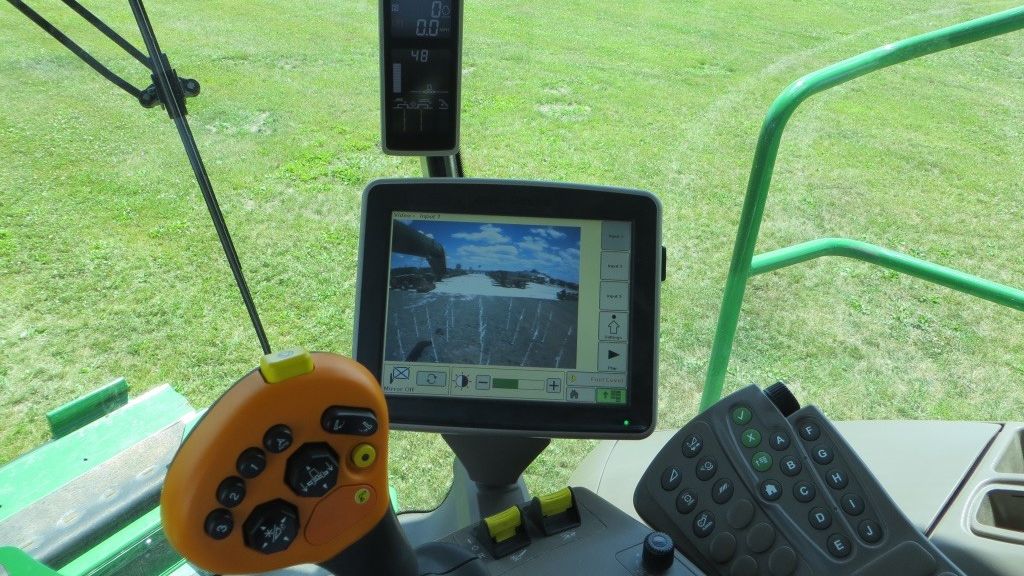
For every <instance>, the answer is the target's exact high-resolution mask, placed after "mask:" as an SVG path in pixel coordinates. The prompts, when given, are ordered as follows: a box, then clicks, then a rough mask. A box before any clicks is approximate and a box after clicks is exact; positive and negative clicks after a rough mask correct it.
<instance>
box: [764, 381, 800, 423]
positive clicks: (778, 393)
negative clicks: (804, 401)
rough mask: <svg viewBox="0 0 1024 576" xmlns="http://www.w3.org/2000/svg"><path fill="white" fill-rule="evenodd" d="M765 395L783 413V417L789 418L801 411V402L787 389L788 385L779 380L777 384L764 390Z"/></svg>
mask: <svg viewBox="0 0 1024 576" xmlns="http://www.w3.org/2000/svg"><path fill="white" fill-rule="evenodd" d="M764 395H765V396H767V397H768V399H769V400H771V401H772V404H775V407H776V408H778V409H779V412H782V415H783V416H784V417H786V418H789V415H790V414H792V413H794V412H796V411H797V410H799V409H800V402H799V401H798V400H797V399H796V396H793V393H792V392H790V391H789V388H788V387H786V383H785V382H783V381H782V380H779V381H778V382H776V383H775V384H772V385H771V386H769V387H767V388H765V389H764Z"/></svg>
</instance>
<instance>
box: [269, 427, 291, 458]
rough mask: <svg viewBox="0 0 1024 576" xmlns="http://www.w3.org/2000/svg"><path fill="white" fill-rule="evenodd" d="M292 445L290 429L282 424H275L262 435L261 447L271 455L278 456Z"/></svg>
mask: <svg viewBox="0 0 1024 576" xmlns="http://www.w3.org/2000/svg"><path fill="white" fill-rule="evenodd" d="M291 445H292V429H291V428H289V427H287V426H285V425H284V424H275V425H274V426H271V427H270V429H269V430H267V432H266V434H264V435H263V447H264V448H266V449H267V452H270V453H271V454H280V453H281V452H284V451H285V450H287V449H288V448H290V447H291Z"/></svg>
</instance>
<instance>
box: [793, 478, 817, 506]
mask: <svg viewBox="0 0 1024 576" xmlns="http://www.w3.org/2000/svg"><path fill="white" fill-rule="evenodd" d="M817 493H818V491H817V490H815V489H814V484H811V483H810V482H797V483H796V485H795V486H793V498H796V501H797V502H803V503H805V504H806V503H807V502H810V501H811V500H814V497H815V496H816V495H817Z"/></svg>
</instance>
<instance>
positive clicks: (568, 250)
mask: <svg viewBox="0 0 1024 576" xmlns="http://www.w3.org/2000/svg"><path fill="white" fill-rule="evenodd" d="M402 222H404V223H405V224H408V225H410V226H412V227H413V228H414V229H415V230H417V231H419V232H421V233H423V234H426V235H427V236H429V237H431V238H433V239H434V240H437V241H438V242H440V243H441V245H442V246H444V250H445V254H446V255H447V259H448V268H455V267H456V265H459V264H461V265H462V267H463V268H465V269H469V270H482V271H489V270H508V271H513V272H520V271H525V270H537V271H539V272H543V273H544V274H547V275H549V276H552V277H554V278H558V279H560V280H565V281H567V282H575V283H578V282H579V275H580V229H579V228H574V227H571V226H530V225H523V224H481V223H479V222H443V221H435V220H402ZM407 266H414V267H423V266H426V261H425V260H424V259H423V258H421V257H419V256H410V255H407V254H393V255H392V258H391V267H392V268H402V267H407Z"/></svg>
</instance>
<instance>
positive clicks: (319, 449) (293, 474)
mask: <svg viewBox="0 0 1024 576" xmlns="http://www.w3.org/2000/svg"><path fill="white" fill-rule="evenodd" d="M285 479H286V480H287V482H288V486H289V487H290V488H291V489H292V491H293V492H295V494H297V495H298V496H304V497H309V498H319V497H320V496H324V495H326V494H327V493H328V492H330V491H331V489H332V488H334V486H335V485H336V484H337V483H338V454H337V453H336V452H335V451H334V450H332V449H331V447H330V446H328V445H327V444H325V443H323V442H314V443H310V444H303V445H302V446H300V447H299V449H298V450H296V451H295V453H294V454H292V455H291V456H290V457H289V458H288V467H287V469H286V470H285Z"/></svg>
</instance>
